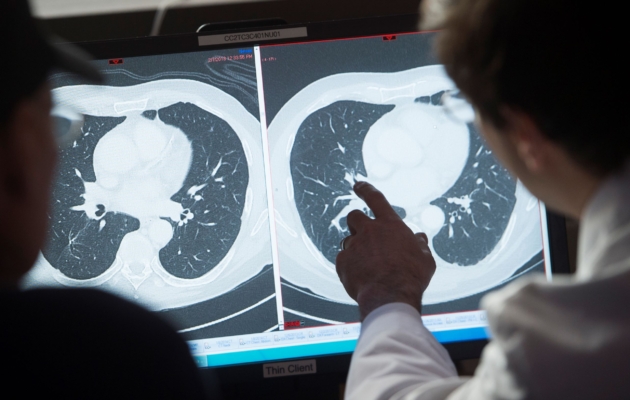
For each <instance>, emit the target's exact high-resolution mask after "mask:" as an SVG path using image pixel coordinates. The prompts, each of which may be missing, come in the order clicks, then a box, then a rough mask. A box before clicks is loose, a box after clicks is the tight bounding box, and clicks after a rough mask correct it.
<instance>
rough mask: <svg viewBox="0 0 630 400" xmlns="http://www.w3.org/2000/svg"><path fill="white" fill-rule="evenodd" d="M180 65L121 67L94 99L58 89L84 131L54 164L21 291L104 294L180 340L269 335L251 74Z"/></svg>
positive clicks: (269, 271)
mask: <svg viewBox="0 0 630 400" xmlns="http://www.w3.org/2000/svg"><path fill="white" fill-rule="evenodd" d="M178 57H180V56H160V57H155V58H151V57H138V58H134V59H129V60H126V61H125V64H124V68H125V69H123V68H119V69H105V70H104V73H105V75H106V76H107V77H108V82H107V84H106V85H103V86H92V85H80V84H73V82H69V81H65V79H66V77H65V76H64V75H60V76H57V77H53V82H52V83H53V85H55V84H56V87H55V88H54V89H53V98H54V101H55V104H59V105H63V106H65V107H72V108H74V109H76V110H78V111H80V112H81V113H83V114H84V115H85V122H84V125H83V128H82V132H81V136H80V137H79V138H77V139H76V140H75V141H74V143H72V144H71V145H70V146H68V147H66V148H64V149H62V150H61V151H60V156H59V164H58V177H57V179H56V182H55V184H54V186H53V190H52V198H53V202H52V205H51V211H50V215H49V226H50V228H49V242H48V244H47V245H46V246H45V248H44V249H43V250H42V253H41V256H40V258H39V260H38V262H37V264H36V267H35V268H34V269H33V270H32V271H31V272H30V273H29V274H28V275H27V277H26V279H25V281H24V287H26V288H29V287H40V286H62V287H86V286H87V287H96V288H99V289H103V290H106V291H110V292H113V293H115V294H118V295H120V296H123V297H125V298H127V299H129V300H132V301H135V302H137V303H139V304H141V305H143V306H145V307H147V308H149V309H151V310H153V311H155V312H158V313H161V314H162V315H163V316H164V317H166V318H167V319H169V320H170V321H171V322H172V323H173V324H174V325H175V327H176V328H177V329H178V330H179V331H180V332H181V333H182V334H183V336H184V337H185V338H186V339H188V340H191V339H201V338H208V337H217V336H231V335H239V334H247V333H259V332H263V331H269V330H273V329H277V326H278V317H277V306H276V294H275V286H274V277H273V268H272V258H271V240H270V234H269V223H268V215H269V212H268V208H267V201H266V188H265V176H264V172H263V171H264V164H263V158H262V154H263V153H262V141H261V136H260V125H259V122H258V120H257V118H256V117H255V115H257V114H258V109H257V94H256V88H255V82H256V79H255V70H254V67H253V61H252V62H251V65H250V64H244V63H238V64H233V63H231V62H227V65H217V64H216V63H211V62H209V61H207V60H208V57H207V56H205V57H204V56H200V55H196V58H194V59H195V60H197V61H198V62H197V63H196V64H195V63H192V61H191V62H189V63H188V64H189V65H192V66H195V67H196V68H199V69H200V71H195V70H194V68H192V67H189V69H188V70H185V71H181V70H174V68H175V65H173V63H176V62H182V60H181V59H180V60H179V61H178V60H177V58H178ZM188 57H190V55H188ZM157 58H159V59H157ZM160 61H161V62H160ZM189 61H190V60H189ZM155 65H161V66H162V68H164V67H165V66H168V67H169V68H170V69H168V70H167V71H165V72H162V73H158V72H155V71H150V70H147V68H149V69H150V68H152V67H150V66H155ZM204 69H207V70H208V71H209V70H212V69H218V71H215V72H216V73H214V74H213V73H210V72H207V71H204ZM226 70H227V71H228V72H232V73H231V74H230V73H227V72H226ZM234 71H239V72H238V74H235V73H234ZM55 78H56V80H55ZM252 82H254V83H253V84H252ZM252 85H253V86H252ZM225 88H229V91H228V92H226V91H225V90H224V89H225ZM246 105H249V106H250V107H249V108H250V109H248V108H247V107H246ZM254 106H255V107H254ZM254 110H255V115H254V114H252V111H254Z"/></svg>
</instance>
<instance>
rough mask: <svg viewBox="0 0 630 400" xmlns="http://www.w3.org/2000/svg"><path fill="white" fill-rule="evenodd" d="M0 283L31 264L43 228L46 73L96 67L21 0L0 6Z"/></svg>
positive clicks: (49, 163)
mask: <svg viewBox="0 0 630 400" xmlns="http://www.w3.org/2000/svg"><path fill="white" fill-rule="evenodd" d="M0 48H2V51H3V56H4V60H5V61H4V62H3V64H2V73H1V74H0V88H2V89H1V90H0V287H5V286H9V287H12V286H15V285H16V284H17V282H18V281H19V279H20V278H21V277H22V276H23V275H24V274H25V273H26V272H27V271H28V270H29V269H30V268H31V266H32V265H33V263H34V262H35V259H36V258H37V255H38V253H39V249H40V248H41V246H42V245H43V243H44V240H45V236H46V231H47V220H48V219H47V212H48V205H49V202H50V186H51V181H52V179H53V172H54V169H55V162H56V155H57V142H56V140H55V136H54V135H53V130H54V126H53V121H52V118H51V115H50V112H51V108H52V100H51V94H50V88H49V87H48V85H47V84H46V78H47V76H48V74H49V73H50V71H51V70H52V69H53V68H61V69H64V70H66V71H69V72H72V73H75V74H78V75H80V76H82V77H84V78H86V79H88V80H91V81H98V80H99V79H100V77H99V74H98V72H97V71H96V70H95V69H94V68H93V67H91V66H90V64H89V63H88V62H87V61H85V59H84V57H83V56H82V55H81V54H80V52H79V51H78V50H76V49H74V48H71V47H68V46H61V45H56V44H53V43H52V42H51V41H50V40H49V39H48V38H47V37H46V36H45V35H44V34H43V33H42V32H41V31H40V30H39V28H38V27H37V26H36V22H35V20H34V19H33V18H32V17H31V15H30V10H29V7H28V2H27V1H26V0H5V1H2V3H1V4H0Z"/></svg>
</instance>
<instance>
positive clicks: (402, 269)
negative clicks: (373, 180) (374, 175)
mask: <svg viewBox="0 0 630 400" xmlns="http://www.w3.org/2000/svg"><path fill="white" fill-rule="evenodd" d="M354 192H355V193H356V194H357V195H358V196H359V197H360V198H361V199H363V201H365V203H366V204H367V205H368V207H370V209H371V210H372V212H373V213H374V217H375V218H374V219H372V218H370V217H368V216H367V215H365V214H364V213H362V212H361V211H359V210H353V211H351V212H350V213H349V214H348V217H347V219H346V221H347V223H348V228H349V229H350V234H351V236H349V237H347V238H346V239H345V242H344V250H341V251H340V252H339V254H338V255H337V260H336V267H337V274H338V275H339V279H340V280H341V283H342V284H343V286H344V288H345V289H346V291H347V292H348V294H349V295H350V297H352V298H353V299H354V300H356V302H357V303H359V310H360V313H361V320H363V319H364V318H365V317H367V315H368V314H369V313H370V312H372V311H373V310H375V309H376V308H378V307H380V306H382V305H385V304H388V303H394V302H401V303H407V304H409V305H411V306H412V307H415V308H416V309H417V310H418V311H420V307H421V306H420V305H421V300H422V294H423V293H424V291H425V289H426V288H427V286H428V285H429V282H430V281H431V277H432V276H433V273H434V272H435V260H434V259H433V256H432V255H431V250H429V245H428V238H427V235H426V234H424V233H416V234H414V233H413V232H412V231H411V229H409V227H408V226H407V225H406V224H405V223H404V222H403V220H402V219H401V218H400V217H399V216H398V214H396V212H395V211H394V209H393V208H392V206H391V205H390V204H389V202H388V201H387V199H386V198H385V196H384V195H383V193H381V192H380V191H378V190H377V189H376V188H375V187H374V186H372V185H370V184H369V183H367V182H357V183H356V184H355V185H354Z"/></svg>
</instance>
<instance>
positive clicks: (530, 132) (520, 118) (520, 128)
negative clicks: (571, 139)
mask: <svg viewBox="0 0 630 400" xmlns="http://www.w3.org/2000/svg"><path fill="white" fill-rule="evenodd" d="M504 115H506V117H507V119H508V125H509V127H510V128H509V136H510V139H511V140H512V143H513V144H514V148H515V149H516V154H517V156H518V158H519V159H520V160H521V162H522V163H523V165H525V167H526V168H527V170H528V171H529V172H531V173H533V174H539V173H541V172H543V170H544V169H545V168H546V167H547V164H548V151H547V149H548V144H549V139H547V138H546V137H545V135H544V134H543V133H542V132H541V131H540V129H539V128H538V125H537V124H536V123H535V122H534V120H533V119H532V118H531V117H530V116H529V115H528V114H526V113H524V112H520V111H508V112H507V113H505V114H504Z"/></svg>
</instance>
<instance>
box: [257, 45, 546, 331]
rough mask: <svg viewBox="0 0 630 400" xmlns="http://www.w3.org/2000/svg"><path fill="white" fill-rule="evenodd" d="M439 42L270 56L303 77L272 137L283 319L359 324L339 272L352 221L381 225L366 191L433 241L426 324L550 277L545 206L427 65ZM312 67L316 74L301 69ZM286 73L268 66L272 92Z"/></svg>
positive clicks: (302, 49)
mask: <svg viewBox="0 0 630 400" xmlns="http://www.w3.org/2000/svg"><path fill="white" fill-rule="evenodd" d="M431 37H432V35H405V36H400V37H398V40H397V41H396V42H383V41H381V40H380V38H376V39H361V40H351V41H343V42H328V43H316V44H304V45H302V46H293V47H278V48H271V49H269V50H267V49H263V52H262V53H263V55H267V56H268V57H271V56H273V58H275V59H276V60H277V61H274V63H287V64H289V63H292V62H295V64H297V65H295V64H294V65H292V67H293V68H294V69H296V70H301V71H302V74H301V75H300V76H296V77H295V80H294V81H293V82H294V89H293V92H289V91H287V93H286V94H285V95H284V98H285V99H286V101H285V102H284V103H283V104H282V105H281V106H279V107H278V111H277V113H275V114H274V113H273V111H274V110H273V109H272V110H271V111H272V112H271V113H272V115H273V119H271V122H270V124H269V128H268V135H269V143H270V149H271V168H272V176H273V193H274V204H275V207H276V226H277V236H278V250H279V257H280V260H279V261H280V271H281V277H282V294H283V296H282V298H283V307H284V311H285V319H286V320H287V321H291V320H301V321H304V324H305V325H322V324H327V323H343V322H350V321H357V320H358V310H357V307H356V303H355V302H354V301H353V300H352V299H351V298H350V297H349V296H348V295H347V294H346V292H345V290H344V288H343V286H342V285H341V283H340V282H339V278H338V276H337V273H336V271H335V265H334V263H335V258H336V255H337V253H338V252H339V243H340V241H341V239H342V238H344V237H345V236H348V235H349V234H350V232H349V230H348V226H347V224H346V215H347V214H348V212H350V211H351V210H354V209H359V210H362V211H363V212H365V213H366V214H368V215H369V216H373V214H372V213H371V211H370V210H369V209H368V208H367V206H366V205H365V203H364V202H363V201H362V200H361V199H359V198H358V197H357V196H356V195H355V194H354V192H353V191H352V187H353V185H354V183H355V182H357V181H367V182H370V183H372V184H373V185H375V186H376V187H377V188H378V189H380V190H381V191H383V193H384V194H385V195H386V197H387V198H388V200H389V201H390V203H391V204H392V206H393V208H394V210H395V211H396V212H397V213H398V215H399V216H400V217H401V218H402V219H403V220H404V221H405V223H406V224H407V225H408V226H409V227H410V228H411V229H412V230H413V231H414V232H425V233H426V234H427V235H428V236H429V246H430V248H431V251H432V253H433V255H434V257H435V260H436V263H437V270H436V273H435V275H434V277H433V280H432V281H431V284H430V286H429V287H428V289H427V291H426V292H425V294H424V297H423V313H424V314H432V313H441V312H455V311H466V310H474V309H477V308H478V303H479V298H480V297H481V295H483V294H484V293H486V292H487V291H489V290H492V289H494V288H497V287H500V286H502V285H504V284H506V283H507V282H509V281H510V280H512V279H514V278H515V277H517V276H520V275H522V274H524V273H527V272H532V271H535V270H537V271H541V270H542V271H544V263H543V255H542V237H541V231H540V227H541V225H540V224H541V222H540V205H539V203H538V201H537V200H536V199H535V198H534V197H533V196H532V195H531V194H529V193H528V192H527V190H526V189H525V188H524V187H523V186H522V184H520V183H519V182H517V181H515V180H514V179H513V178H512V177H511V176H510V175H509V173H508V171H507V170H506V169H505V168H503V167H502V166H501V165H500V164H499V163H498V162H497V161H496V159H495V158H494V156H493V154H492V152H491V151H490V150H489V149H488V147H487V146H486V145H485V143H484V141H483V140H482V138H481V137H480V135H479V132H478V131H477V129H476V128H475V126H474V124H473V123H472V119H473V116H474V113H473V112H472V109H471V107H470V106H469V105H468V104H467V103H466V102H465V100H464V99H463V98H461V97H460V96H459V94H458V92H457V89H456V87H455V85H454V84H453V82H452V81H451V80H450V79H449V78H448V77H447V75H446V73H445V71H444V68H443V67H442V66H441V65H438V64H437V62H436V61H435V60H434V59H432V58H431V56H430V38H431ZM401 39H402V40H401ZM386 46H389V47H386ZM370 47H373V51H372V52H370V51H369V48H370ZM265 50H267V54H265ZM413 51H416V52H417V54H415V53H413ZM374 54H379V55H380V56H379V57H378V59H374ZM315 57H316V58H317V60H318V61H317V62H316V61H314V58H315ZM296 60H297V61H296ZM363 60H367V61H366V62H365V63H361V61H363ZM309 61H310V62H311V63H312V64H313V66H312V67H311V68H312V69H317V71H316V72H313V73H310V74H309V72H305V71H308V68H309V67H308V66H307V65H306V64H307V62H309ZM278 70H282V67H281V66H278V67H276V66H275V64H272V63H264V64H263V78H264V80H265V94H266V96H267V93H270V94H269V95H268V96H270V97H272V96H274V94H273V89H274V88H275V86H274V85H276V84H277V85H279V84H280V81H276V80H274V76H275V74H276V73H277V71H278ZM322 71H323V72H322ZM287 74H288V75H289V76H287ZM283 75H284V76H285V78H284V84H287V85H290V84H288V83H287V82H291V80H290V72H289V73H287V71H284V74H283ZM304 75H306V76H307V77H311V78H312V81H311V82H305V80H306V79H305V78H304ZM322 75H323V76H322ZM270 100H271V104H272V107H273V105H274V104H280V103H282V101H281V100H282V99H278V98H271V99H270Z"/></svg>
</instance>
